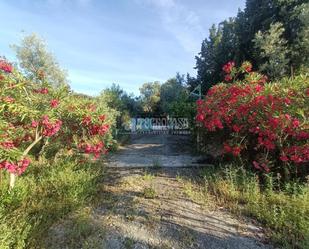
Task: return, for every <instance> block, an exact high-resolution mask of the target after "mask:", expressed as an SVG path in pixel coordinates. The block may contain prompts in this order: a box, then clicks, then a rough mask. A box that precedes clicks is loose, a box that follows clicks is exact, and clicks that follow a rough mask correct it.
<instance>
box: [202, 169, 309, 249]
mask: <svg viewBox="0 0 309 249" xmlns="http://www.w3.org/2000/svg"><path fill="white" fill-rule="evenodd" d="M202 175H203V177H204V180H205V186H204V189H205V191H207V192H208V193H209V194H212V195H214V196H215V199H216V201H217V203H218V204H219V205H220V206H221V205H223V206H226V207H227V208H229V209H230V210H231V211H233V212H235V213H237V214H245V215H248V216H251V217H254V218H256V219H257V220H258V221H260V222H262V223H263V224H264V225H265V226H266V227H267V228H269V232H270V236H271V238H272V239H273V240H274V241H275V242H277V243H279V244H280V246H284V247H288V248H307V247H308V245H309V219H308V217H309V216H308V215H309V182H307V183H304V184H302V183H299V182H297V181H295V182H288V183H285V184H284V185H283V186H282V183H281V179H280V177H279V178H278V177H276V176H267V178H266V179H265V184H264V185H261V183H260V182H259V180H258V179H259V178H258V177H257V176H256V175H254V174H253V173H251V172H248V171H246V170H245V169H244V168H243V167H237V165H225V166H224V167H213V168H207V169H205V170H204V171H203V174H202Z"/></svg>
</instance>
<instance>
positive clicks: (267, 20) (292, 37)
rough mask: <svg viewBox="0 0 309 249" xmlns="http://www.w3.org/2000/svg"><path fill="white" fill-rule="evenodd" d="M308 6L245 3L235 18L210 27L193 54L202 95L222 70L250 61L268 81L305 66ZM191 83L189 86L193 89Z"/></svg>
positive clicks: (300, 2)
mask: <svg viewBox="0 0 309 249" xmlns="http://www.w3.org/2000/svg"><path fill="white" fill-rule="evenodd" d="M308 18H309V3H308V1H306V0H275V1H272V0H247V1H246V7H245V9H244V10H243V11H239V13H238V14H237V17H236V18H230V19H228V20H225V21H223V22H221V23H220V24H219V25H218V26H216V25H213V26H212V27H211V29H210V30H209V37H208V38H206V39H205V40H204V41H203V42H202V45H201V51H200V53H199V54H198V56H196V69H197V79H196V80H197V81H199V82H200V83H201V84H202V89H203V91H204V92H205V91H207V90H208V89H209V88H210V87H211V86H212V85H214V84H216V83H218V82H220V81H221V80H222V74H221V67H222V65H224V64H225V63H226V62H227V61H231V60H234V61H235V62H236V64H240V63H241V62H242V61H245V60H248V61H251V62H252V63H253V64H254V65H256V67H257V68H259V69H260V70H261V71H263V72H266V73H267V74H268V75H267V76H270V78H271V79H279V78H281V77H282V76H293V75H295V74H299V73H302V72H305V71H308V68H309V59H308V58H309V43H308V38H309V26H308V22H309V19H308ZM196 80H192V79H191V80H190V81H189V85H190V88H191V89H192V88H194V85H195V86H196Z"/></svg>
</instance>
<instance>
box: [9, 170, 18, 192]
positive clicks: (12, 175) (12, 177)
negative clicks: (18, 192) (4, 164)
mask: <svg viewBox="0 0 309 249" xmlns="http://www.w3.org/2000/svg"><path fill="white" fill-rule="evenodd" d="M15 180H16V175H15V174H14V173H10V185H9V187H10V190H12V189H13V188H14V186H15Z"/></svg>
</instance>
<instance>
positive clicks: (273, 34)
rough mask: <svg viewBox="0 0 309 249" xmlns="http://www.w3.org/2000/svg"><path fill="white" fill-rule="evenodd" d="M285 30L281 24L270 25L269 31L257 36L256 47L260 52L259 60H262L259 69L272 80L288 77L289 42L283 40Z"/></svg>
mask: <svg viewBox="0 0 309 249" xmlns="http://www.w3.org/2000/svg"><path fill="white" fill-rule="evenodd" d="M283 33H284V28H283V25H282V24H281V23H274V24H271V25H270V29H269V31H267V32H265V33H262V32H261V31H258V32H257V33H256V34H255V38H254V40H253V41H254V46H255V48H256V49H257V51H258V53H257V54H258V56H257V59H258V60H260V63H259V64H260V66H259V69H260V70H261V71H262V72H264V73H266V74H267V75H268V76H270V78H271V79H275V78H280V77H283V76H284V75H286V72H287V70H288V62H289V60H288V59H287V54H288V52H289V51H288V48H287V41H286V40H285V39H284V38H282V35H283Z"/></svg>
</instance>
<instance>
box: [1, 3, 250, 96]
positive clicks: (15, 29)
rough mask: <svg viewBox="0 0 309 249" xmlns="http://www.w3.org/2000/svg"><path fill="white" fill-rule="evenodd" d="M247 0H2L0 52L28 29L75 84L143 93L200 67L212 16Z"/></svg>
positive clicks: (82, 88)
mask: <svg viewBox="0 0 309 249" xmlns="http://www.w3.org/2000/svg"><path fill="white" fill-rule="evenodd" d="M244 4H245V0H233V1H231V0H102V1H99V0H97V1H95V0H45V1H44V0H32V1H31V0H28V1H27V0H14V1H11V0H7V1H5V0H0V11H1V20H2V21H1V22H0V51H1V52H0V53H1V55H5V56H6V57H7V58H9V59H10V60H13V61H14V60H15V57H14V53H13V51H12V50H11V49H10V44H14V43H18V42H19V40H20V39H21V37H22V35H23V33H22V31H24V32H25V33H26V34H27V33H32V32H35V33H37V34H39V35H40V36H41V37H43V38H44V39H45V40H46V41H47V45H48V48H49V50H50V51H51V52H53V53H54V55H55V56H56V58H57V60H58V62H59V63H60V65H61V66H62V67H63V68H65V69H66V70H67V71H68V73H69V80H70V82H71V87H72V88H73V90H75V91H77V92H82V93H86V94H91V95H96V94H98V93H99V92H100V91H101V90H102V89H104V88H106V87H108V86H110V85H111V84H112V83H113V82H114V83H117V84H119V85H120V86H121V87H122V88H123V89H124V90H126V91H127V92H133V93H135V94H138V89H139V87H140V86H141V85H142V84H143V83H145V82H150V81H160V82H164V81H165V80H167V79H168V78H171V77H173V76H175V74H176V72H180V73H187V72H189V73H190V74H192V75H195V74H196V73H195V70H194V69H193V67H194V65H195V60H194V56H195V55H197V53H198V52H199V50H200V45H201V42H202V40H203V39H204V38H205V37H207V35H208V29H209V28H210V26H211V25H212V24H213V23H219V22H220V21H223V20H224V19H226V18H228V17H232V16H235V15H236V14H237V10H238V8H241V9H243V8H244Z"/></svg>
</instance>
